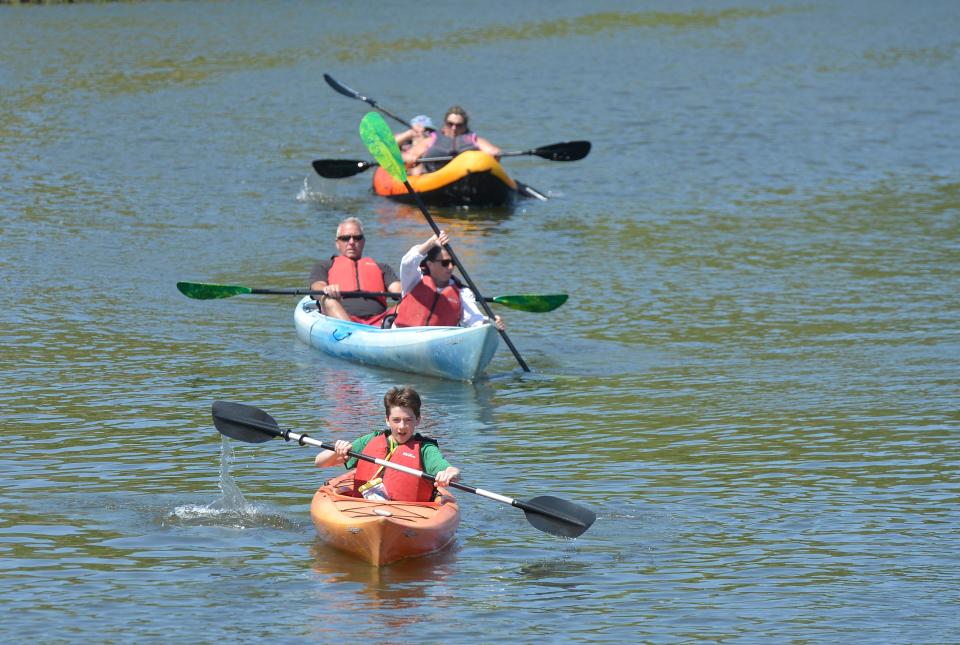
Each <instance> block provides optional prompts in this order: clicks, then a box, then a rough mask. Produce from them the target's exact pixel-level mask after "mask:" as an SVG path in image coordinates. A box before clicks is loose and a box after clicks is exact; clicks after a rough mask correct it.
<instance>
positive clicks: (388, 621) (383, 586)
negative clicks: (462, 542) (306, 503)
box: [310, 539, 458, 634]
mask: <svg viewBox="0 0 960 645" xmlns="http://www.w3.org/2000/svg"><path fill="white" fill-rule="evenodd" d="M457 550H458V547H457V545H456V541H455V542H454V543H453V544H451V545H450V546H448V547H447V548H445V549H443V550H442V551H440V552H437V553H433V554H431V555H429V556H426V557H422V558H412V559H409V560H401V561H400V562H394V563H393V564H390V565H387V566H382V567H375V566H373V565H370V564H367V563H366V562H363V561H361V560H358V559H356V558H354V557H352V556H349V555H346V554H344V553H343V552H341V551H338V550H336V549H333V548H331V547H329V546H327V545H326V544H324V543H323V542H321V541H320V540H319V539H318V540H316V541H314V543H313V544H312V545H311V546H310V557H311V561H312V569H313V571H314V572H315V573H316V574H317V582H318V585H320V586H321V587H323V588H324V589H326V588H333V589H344V590H345V592H344V593H328V592H325V593H324V594H323V595H324V597H325V598H327V600H326V601H325V604H326V607H325V610H327V611H329V612H331V615H334V616H336V615H342V614H346V613H350V612H358V611H359V612H362V614H363V615H364V616H369V619H368V620H371V621H372V622H373V624H374V625H379V626H380V627H381V628H382V629H383V632H384V633H385V634H391V633H405V630H406V628H408V627H410V626H413V625H416V624H417V623H418V622H420V621H421V620H423V619H422V616H421V615H420V613H419V612H418V609H419V608H421V607H423V606H424V604H426V603H437V604H439V605H440V606H442V605H444V604H447V601H446V600H444V598H443V597H442V596H443V595H444V594H445V593H448V591H449V583H448V580H449V578H450V577H451V576H452V575H453V574H454V571H455V564H456V561H457ZM347 589H349V593H347V592H346V590H347ZM438 589H447V590H448V591H443V592H439V595H440V596H441V597H439V598H438V597H437V596H438ZM321 631H325V630H321Z"/></svg>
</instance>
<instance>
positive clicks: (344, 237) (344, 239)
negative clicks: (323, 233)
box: [337, 235, 364, 242]
mask: <svg viewBox="0 0 960 645" xmlns="http://www.w3.org/2000/svg"><path fill="white" fill-rule="evenodd" d="M337 239H338V240H340V241H341V242H349V241H350V240H353V241H354V242H363V239H364V238H363V235H338V236H337Z"/></svg>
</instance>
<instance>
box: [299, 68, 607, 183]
mask: <svg viewBox="0 0 960 645" xmlns="http://www.w3.org/2000/svg"><path fill="white" fill-rule="evenodd" d="M323 80H325V81H326V82H327V85H329V86H330V87H332V88H333V89H334V90H335V91H336V92H338V93H340V94H342V95H344V96H346V97H347V98H351V99H357V100H358V101H363V102H364V103H366V104H367V105H369V106H370V107H372V108H373V109H375V110H379V111H381V112H383V113H384V114H386V115H387V116H388V117H390V118H391V119H393V120H394V121H396V122H397V123H400V124H402V125H405V126H406V127H408V128H409V127H411V125H410V124H409V123H407V122H406V121H405V120H403V119H401V118H400V117H398V116H397V115H396V114H393V113H391V112H388V111H387V110H385V109H384V108H383V107H381V106H380V104H379V103H377V102H376V101H374V100H373V99H372V98H370V97H369V96H364V95H363V94H361V93H360V92H358V91H357V90H355V89H353V88H351V87H347V86H346V85H344V84H343V83H340V82H338V81H337V80H336V79H335V78H333V77H332V76H330V75H329V74H324V75H323ZM388 129H389V128H388ZM391 136H393V135H392V134H391ZM588 146H589V144H588ZM587 150H588V151H589V147H588V148H587ZM584 154H586V153H584ZM322 161H337V160H335V159H318V160H317V161H314V162H313V169H314V170H316V171H317V174H318V175H320V176H321V177H327V178H328V179H340V178H342V177H352V176H353V175H355V174H357V173H360V172H363V171H364V170H366V169H367V168H369V167H370V166H372V165H376V164H371V163H368V162H365V161H358V162H348V165H347V166H339V167H333V168H332V169H330V170H329V172H331V173H334V174H332V175H326V174H324V172H321V169H320V168H318V167H317V163H318V162H322ZM349 163H358V164H361V165H362V164H367V165H366V166H364V167H362V168H359V169H358V170H356V172H349ZM338 170H339V172H347V174H336V173H337V172H338ZM516 183H517V190H518V191H519V192H520V193H522V194H524V195H526V196H527V197H533V198H535V199H539V200H541V201H547V196H546V195H544V194H543V193H541V192H540V191H539V190H536V189H534V188H531V187H530V186H528V185H526V184H524V183H522V182H519V181H518V182H516Z"/></svg>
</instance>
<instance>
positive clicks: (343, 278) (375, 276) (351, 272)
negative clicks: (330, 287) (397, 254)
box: [327, 255, 387, 309]
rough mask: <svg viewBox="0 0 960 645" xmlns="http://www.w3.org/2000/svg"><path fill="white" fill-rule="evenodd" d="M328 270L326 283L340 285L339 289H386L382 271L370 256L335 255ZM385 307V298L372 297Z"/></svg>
mask: <svg viewBox="0 0 960 645" xmlns="http://www.w3.org/2000/svg"><path fill="white" fill-rule="evenodd" d="M331 259H332V260H333V263H332V264H331V265H330V270H329V271H327V284H338V285H340V290H341V291H386V290H387V288H386V286H385V285H384V284H383V271H381V270H380V267H378V266H377V263H376V261H374V260H373V259H371V258H360V259H359V260H351V259H350V258H348V257H344V256H342V255H335V256H334V257H333V258H331ZM374 300H376V301H377V302H379V303H380V304H381V305H383V308H384V309H386V308H387V299H386V298H382V297H381V298H374Z"/></svg>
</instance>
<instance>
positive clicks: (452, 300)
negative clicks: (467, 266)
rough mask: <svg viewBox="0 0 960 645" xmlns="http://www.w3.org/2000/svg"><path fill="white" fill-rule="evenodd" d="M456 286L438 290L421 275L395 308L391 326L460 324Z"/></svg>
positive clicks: (429, 280) (431, 279)
mask: <svg viewBox="0 0 960 645" xmlns="http://www.w3.org/2000/svg"><path fill="white" fill-rule="evenodd" d="M460 307H461V302H460V287H459V286H457V285H456V284H454V283H451V284H448V285H447V286H445V287H444V288H443V290H442V291H437V285H436V283H435V282H434V281H433V278H431V277H430V276H428V275H425V276H423V278H422V279H421V280H420V282H418V283H417V286H415V287H414V288H413V289H412V290H410V292H409V293H408V294H407V295H405V296H404V297H403V300H401V301H400V304H399V305H398V306H397V319H396V320H395V321H394V323H393V326H394V327H424V326H429V327H456V326H457V325H459V324H460Z"/></svg>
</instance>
